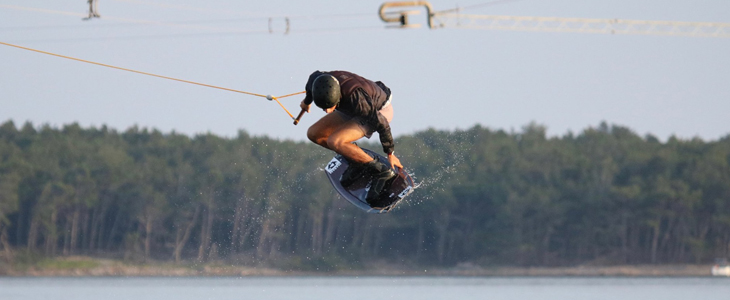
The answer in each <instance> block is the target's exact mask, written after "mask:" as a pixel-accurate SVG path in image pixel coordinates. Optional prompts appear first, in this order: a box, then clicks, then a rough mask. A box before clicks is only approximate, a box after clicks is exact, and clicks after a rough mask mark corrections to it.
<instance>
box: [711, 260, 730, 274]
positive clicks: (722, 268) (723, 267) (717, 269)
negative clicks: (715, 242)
mask: <svg viewBox="0 0 730 300" xmlns="http://www.w3.org/2000/svg"><path fill="white" fill-rule="evenodd" d="M710 272H711V274H712V276H730V265H728V263H727V258H718V259H715V264H714V265H713V266H712V270H711V271H710Z"/></svg>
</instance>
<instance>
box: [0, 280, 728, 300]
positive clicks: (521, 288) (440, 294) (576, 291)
mask: <svg viewBox="0 0 730 300" xmlns="http://www.w3.org/2000/svg"><path fill="white" fill-rule="evenodd" d="M0 299H2V300H15V299H19V300H20V299H22V300H41V299H43V300H45V299H58V300H63V299H73V300H92V299H93V300H96V299H104V300H117V299H125V300H126V299H132V300H161V299H175V300H187V299H216V300H217V299H262V300H268V299H317V300H343V299H368V300H373V299H398V300H405V299H418V300H429V299H459V300H465V299H515V300H527V299H540V300H570V299H576V300H578V299H580V300H590V299H596V300H598V299H620V300H634V299H636V300H647V299H661V300H672V299H678V300H679V299H681V300H685V299H687V300H693V299H730V279H728V278H611V277H608V278H606V277H591V278H577V277H571V278H554V277H549V278H541V277H537V278H536V277H254V278H251V277H244V278H228V277H224V278H210V277H197V278H196V277H192V278H190V277H184V278H159V277H154V278H145V277H142V278H140V277H135V278H115V277H104V278H96V277H95V278H0Z"/></svg>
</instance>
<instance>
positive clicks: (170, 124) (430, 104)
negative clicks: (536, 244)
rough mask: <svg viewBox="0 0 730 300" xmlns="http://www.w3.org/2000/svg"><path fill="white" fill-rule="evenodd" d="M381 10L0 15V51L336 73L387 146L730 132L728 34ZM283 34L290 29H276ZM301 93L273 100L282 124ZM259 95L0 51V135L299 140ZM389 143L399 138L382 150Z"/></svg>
mask: <svg viewBox="0 0 730 300" xmlns="http://www.w3.org/2000/svg"><path fill="white" fill-rule="evenodd" d="M489 2H490V1H480V0H473V1H463V0H460V1H441V0H433V1H430V3H431V5H432V6H433V8H434V9H435V10H437V11H438V10H447V9H452V8H455V7H457V6H458V7H464V8H465V9H464V10H463V11H462V13H464V14H476V15H509V16H540V17H576V18H600V19H613V18H618V19H633V20H666V21H693V22H724V23H730V1H726V0H691V1H690V0H681V1H680V0H661V1H660V0H643V1H633V0H613V1H605V0H600V1H598V0H521V1H518V0H515V1H503V2H501V3H494V4H493V5H481V4H485V3H487V4H488V3H489ZM382 3H383V2H382V1H370V0H362V1H331V0H313V1H281V0H270V1H240V0H235V1H234V0H208V1H189V0H174V1H173V0H154V1H142V0H99V2H98V13H99V14H100V15H101V18H98V19H97V18H95V19H92V20H88V21H84V20H82V18H83V17H84V15H86V14H87V11H88V4H87V3H86V0H73V1H70V0H67V1H55V0H54V1H51V0H35V1H14V0H3V1H0V42H4V43H11V44H15V45H20V46H24V47H29V48H33V49H38V50H43V51H48V52H52V53H56V54H61V55H66V56H71V57H76V58H80V59H84V60H89V61H94V62H99V63H104V64H109V65H114V66H118V67H123V68H129V69H134V70H138V71H142V72H149V73H154V74H158V75H162V76H169V77H174V78H179V79H184V80H189V81H195V82H200V83H204V84H210V85H215V86H220V87H225V88H230V89H236V90H241V91H246V92H251V93H256V94H264V95H266V94H271V95H274V96H278V95H285V94H290V93H296V92H299V91H303V90H304V84H305V83H306V81H307V78H308V76H309V74H310V73H312V72H313V71H315V70H322V71H327V70H347V71H351V72H354V73H357V74H360V75H362V76H364V77H366V78H369V79H372V80H381V81H383V82H384V83H385V84H386V85H388V86H389V87H390V88H391V90H392V91H393V106H394V111H395V116H394V119H393V122H392V123H391V127H392V131H393V134H394V135H395V136H396V138H397V137H398V136H401V135H406V134H412V133H415V132H418V131H422V130H426V129H429V128H435V129H439V130H455V129H468V128H471V127H473V126H475V125H477V124H479V125H481V126H483V127H488V128H491V129H495V130H498V129H503V130H506V131H515V132H519V131H521V130H522V128H523V127H524V126H526V125H528V124H530V123H532V122H534V123H537V124H540V125H543V126H545V127H547V132H548V135H550V136H562V135H564V134H566V133H568V132H572V133H576V134H578V133H580V132H582V131H583V130H585V129H586V128H588V127H596V126H598V125H599V124H600V123H601V122H603V121H605V122H607V123H609V124H616V125H620V126H625V127H628V128H630V129H632V130H634V132H636V133H637V134H639V135H642V136H643V135H646V134H652V135H654V136H656V137H659V138H660V139H662V140H666V139H667V138H668V137H670V136H672V135H674V136H677V137H679V138H683V139H690V138H695V137H699V138H702V139H703V140H716V139H719V138H722V137H725V136H727V135H728V134H730V55H728V54H729V53H730V38H703V37H678V36H655V35H605V34H585V33H557V32H523V31H499V30H472V29H463V28H440V29H428V28H425V21H426V17H425V14H424V13H425V11H423V9H420V8H418V7H414V8H409V10H420V11H421V14H420V15H414V16H411V17H410V20H411V22H412V23H414V24H422V25H424V26H421V28H416V29H394V28H386V27H387V26H388V24H385V23H384V22H382V21H381V20H380V19H379V17H378V15H377V12H378V8H379V6H380V5H381V4H382ZM287 18H288V20H289V30H288V32H287V30H286V21H285V20H286V19H287ZM301 99H302V97H301V96H294V97H289V98H283V99H281V101H282V104H283V105H284V106H286V107H287V109H289V110H290V111H291V113H292V114H294V115H296V114H297V113H298V112H299V107H298V105H299V102H300V101H301ZM323 115H324V113H323V112H322V111H318V110H313V111H312V113H310V114H306V115H305V116H304V118H303V119H302V121H301V123H300V124H299V125H298V126H294V125H293V124H292V120H291V118H290V117H289V116H288V115H287V114H286V112H284V110H283V109H282V108H281V107H280V106H278V105H277V104H276V103H275V102H270V101H267V100H266V99H264V98H261V97H255V96H250V95H246V94H240V93H235V92H229V91H224V90H218V89H212V88H208V87H203V86H198V85H192V84H187V83H181V82H177V81H171V80H165V79H160V78H155V77H150V76H145V75H140V74H135V73H130V72H125V71H120V70H115V69H111V68H105V67H101V66H96V65H91V64H85V63H81V62H77V61H72V60H67V59H63V58H58V57H53V56H48V55H44V54H39V53H35V52H31V51H26V50H21V49H17V48H13V47H9V46H4V45H0V122H5V121H7V120H12V121H14V122H15V123H16V125H17V126H22V124H23V123H25V122H27V121H30V122H32V123H33V124H34V125H35V126H40V125H42V124H50V125H52V126H55V127H61V126H63V125H65V124H70V123H73V122H77V123H79V124H80V125H82V126H84V127H89V126H95V127H99V126H102V125H107V126H109V127H111V128H114V129H116V130H119V131H124V130H126V129H127V128H129V127H131V126H134V125H137V126H139V127H147V128H155V129H158V130H161V131H163V132H165V133H169V132H172V131H175V132H177V133H183V134H188V135H195V134H200V133H208V132H210V133H213V134H216V135H220V136H225V137H235V136H236V135H237V133H238V131H239V130H245V131H246V132H248V133H249V134H252V135H267V136H269V137H272V138H277V139H291V140H297V141H302V140H305V139H306V131H307V127H308V126H310V125H311V124H312V123H313V122H315V121H316V120H318V119H319V118H320V117H322V116H323ZM396 143H397V140H396Z"/></svg>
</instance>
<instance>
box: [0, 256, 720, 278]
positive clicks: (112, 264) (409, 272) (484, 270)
mask: <svg viewBox="0 0 730 300" xmlns="http://www.w3.org/2000/svg"><path fill="white" fill-rule="evenodd" d="M711 267H712V266H711V265H706V264H700V265H694V264H682V265H621V266H593V265H591V266H588V265H582V266H572V267H509V266H501V267H496V266H495V267H482V266H476V265H472V264H459V265H457V266H455V267H452V268H423V269H414V268H407V267H402V268H399V267H397V266H393V265H392V264H385V263H377V262H376V263H375V264H374V266H373V267H370V268H366V269H340V270H331V271H317V270H282V269H275V268H269V267H249V266H236V265H224V264H222V263H220V262H213V263H205V264H196V263H190V262H188V263H183V264H173V263H168V262H151V263H147V264H142V263H128V262H124V261H120V260H110V259H96V258H89V257H66V258H57V259H54V260H47V261H43V262H41V263H36V264H33V265H24V266H8V265H0V277H97V276H98V277H195V276H200V277H265V276H271V277H285V276H323V277H324V276H465V277H470V276H473V277H479V276H481V277H712V275H711V272H710V271H711Z"/></svg>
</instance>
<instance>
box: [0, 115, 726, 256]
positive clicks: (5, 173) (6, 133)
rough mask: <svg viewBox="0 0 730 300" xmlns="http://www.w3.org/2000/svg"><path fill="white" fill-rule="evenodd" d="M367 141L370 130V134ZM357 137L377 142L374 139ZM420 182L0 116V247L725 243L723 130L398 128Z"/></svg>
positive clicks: (302, 151) (200, 143)
mask: <svg viewBox="0 0 730 300" xmlns="http://www.w3.org/2000/svg"><path fill="white" fill-rule="evenodd" d="M374 140H375V141H377V139H374ZM360 145H361V146H363V147H366V148H369V149H373V150H377V151H382V150H381V149H380V146H379V145H378V144H373V143H367V142H366V143H361V144H360ZM396 151H397V154H398V156H399V158H400V160H401V162H402V163H403V164H404V165H405V167H406V169H407V170H408V171H409V172H411V173H412V174H413V176H414V178H415V179H416V181H417V182H419V183H420V186H418V188H416V189H415V191H414V193H413V194H411V196H409V198H407V199H406V200H405V201H404V203H402V204H400V205H399V206H398V207H397V208H395V209H394V210H393V211H392V212H390V213H388V214H382V215H375V214H366V213H364V212H362V211H360V210H359V209H357V208H355V207H354V206H352V205H350V204H349V203H348V202H347V201H345V200H344V199H342V198H340V197H339V196H338V195H337V194H336V193H335V192H334V190H333V189H332V188H331V186H330V184H329V182H328V181H327V179H326V177H325V175H324V171H323V167H324V165H325V164H326V163H327V162H328V161H329V160H330V158H331V157H332V155H333V154H332V153H331V152H329V151H327V150H325V149H322V148H320V147H318V146H316V145H314V144H312V143H309V142H303V141H301V142H299V141H290V140H279V139H275V138H270V137H265V136H251V135H249V134H248V133H247V132H245V131H239V133H238V135H237V136H236V137H230V138H224V137H219V136H216V135H213V134H200V135H196V136H193V137H189V136H186V135H183V134H178V133H175V132H171V133H162V132H160V131H158V130H154V129H147V128H138V127H131V128H129V129H126V130H125V131H123V132H122V131H117V130H115V129H111V128H107V127H106V126H102V127H100V128H97V127H90V128H82V127H81V126H79V125H78V124H69V125H65V126H62V127H61V128H57V127H51V126H49V125H42V126H34V125H33V124H30V123H26V124H23V125H22V126H17V125H16V124H15V123H13V122H12V121H6V122H5V123H2V124H0V261H3V260H4V261H5V262H6V263H7V262H10V261H12V260H13V258H14V257H17V256H18V255H20V254H23V253H33V254H34V255H39V256H42V257H63V256H73V255H85V256H91V257H104V258H115V259H123V260H132V261H139V262H148V261H169V262H172V263H185V262H190V261H198V262H209V261H225V262H230V263H231V264H238V265H249V266H271V267H278V268H291V269H296V268H301V269H306V268H311V267H312V266H316V267H317V268H321V269H324V270H326V269H337V268H342V267H345V266H346V267H348V268H356V267H357V266H358V265H361V264H363V263H364V262H365V261H368V260H373V259H376V260H381V261H386V262H389V263H393V264H402V265H411V266H441V267H449V266H455V265H456V264H459V263H465V262H468V263H472V264H476V265H481V266H569V265H575V264H585V263H592V264H601V265H622V264H680V263H707V262H712V261H713V260H714V259H715V258H719V257H727V256H728V250H729V246H730V135H728V136H726V137H724V138H721V139H718V140H715V141H703V140H702V139H699V138H695V139H679V138H675V137H670V138H668V139H667V140H666V141H665V142H663V141H660V140H659V139H658V138H656V137H654V136H652V135H646V136H640V135H638V134H636V133H635V132H633V131H632V130H631V129H629V128H626V127H622V126H617V125H608V124H606V123H601V124H599V125H598V126H596V127H590V128H587V129H585V130H583V132H580V133H566V134H564V135H562V136H559V137H548V136H547V134H546V128H545V127H544V126H541V125H538V124H534V123H533V124H528V125H526V126H524V127H523V128H521V130H519V131H504V130H493V129H489V128H485V127H481V126H474V127H472V128H469V129H465V130H454V131H442V130H434V129H428V130H424V131H421V132H417V133H413V134H410V135H403V136H398V137H396Z"/></svg>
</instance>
